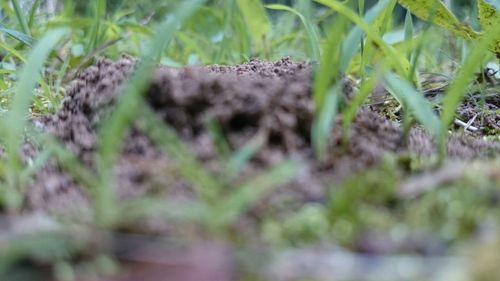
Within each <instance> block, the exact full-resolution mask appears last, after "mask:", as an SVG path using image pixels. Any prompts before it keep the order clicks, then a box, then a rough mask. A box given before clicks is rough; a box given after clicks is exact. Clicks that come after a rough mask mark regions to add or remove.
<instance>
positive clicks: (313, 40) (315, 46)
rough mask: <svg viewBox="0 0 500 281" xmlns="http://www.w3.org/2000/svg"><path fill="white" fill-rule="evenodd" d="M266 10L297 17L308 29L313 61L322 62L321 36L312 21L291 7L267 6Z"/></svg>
mask: <svg viewBox="0 0 500 281" xmlns="http://www.w3.org/2000/svg"><path fill="white" fill-rule="evenodd" d="M266 8H268V9H271V10H281V11H288V12H290V13H292V14H294V15H296V16H297V17H298V18H299V19H300V21H301V22H302V24H303V25H304V27H305V29H306V32H307V37H308V38H309V45H310V48H311V52H312V58H313V60H315V61H320V57H321V51H320V47H319V34H318V31H317V30H316V28H315V27H314V25H313V24H312V23H311V21H310V20H308V19H307V18H306V17H305V16H304V15H302V14H301V13H300V12H299V11H297V10H295V9H293V8H291V7H289V6H285V5H281V4H272V5H266Z"/></svg>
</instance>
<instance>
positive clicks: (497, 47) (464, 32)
mask: <svg viewBox="0 0 500 281" xmlns="http://www.w3.org/2000/svg"><path fill="white" fill-rule="evenodd" d="M490 1H491V0H490ZM398 2H399V4H401V5H402V6H403V7H405V8H407V9H408V10H410V11H411V12H412V13H413V14H415V15H416V16H418V17H419V18H421V19H424V20H432V22H433V23H435V24H437V25H439V26H441V27H443V28H445V29H447V30H449V31H450V32H453V33H455V34H456V35H458V36H461V37H463V38H465V39H468V40H471V39H477V38H479V37H481V36H483V35H484V32H482V33H480V32H476V31H474V30H473V29H472V28H471V27H470V26H468V25H466V24H464V23H461V22H460V21H459V20H458V19H457V18H456V17H455V15H453V13H452V12H451V11H450V10H448V8H446V6H445V5H444V3H443V2H441V1H439V0H398ZM491 2H492V3H493V4H490V3H489V2H487V1H485V0H478V2H477V3H478V9H479V14H480V15H479V20H480V22H481V25H483V30H484V29H486V28H487V27H488V26H490V25H492V22H493V21H494V19H495V18H498V13H497V11H496V9H495V7H496V6H495V5H496V4H498V1H491ZM493 32H498V31H493ZM489 49H490V50H491V51H492V52H494V53H495V54H496V56H497V58H500V40H496V41H494V42H493V43H491V45H490V48H489Z"/></svg>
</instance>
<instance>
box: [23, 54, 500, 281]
mask: <svg viewBox="0 0 500 281" xmlns="http://www.w3.org/2000/svg"><path fill="white" fill-rule="evenodd" d="M136 63H137V62H136V61H135V59H133V58H130V57H128V56H123V57H122V58H120V59H119V60H117V61H111V60H108V59H102V60H100V61H98V62H97V63H95V64H94V65H92V66H90V67H88V68H87V69H86V70H85V71H83V72H82V73H80V74H79V75H78V77H77V79H76V80H75V81H74V82H73V83H72V85H71V86H69V87H68V89H67V91H66V93H67V94H66V98H65V99H64V102H63V104H62V107H61V108H60V109H59V111H58V112H56V113H55V114H53V115H52V116H47V117H45V118H42V119H41V120H38V121H37V122H38V123H39V125H40V128H42V130H43V131H46V132H49V133H50V134H52V135H53V136H55V137H56V138H57V139H59V140H60V141H61V142H62V143H63V144H64V145H65V146H66V148H67V149H69V150H70V151H71V152H73V153H74V154H75V155H76V156H77V157H78V158H79V159H80V160H81V161H82V163H84V165H85V166H87V167H88V168H90V169H91V170H93V171H95V170H96V155H97V149H98V145H99V143H98V132H99V129H100V125H101V124H102V121H103V120H105V119H106V118H107V117H108V116H109V114H110V113H111V112H112V109H113V105H114V104H115V102H116V100H117V98H119V96H120V94H121V92H122V89H121V85H123V83H124V81H125V80H126V79H127V76H128V75H129V74H130V73H131V71H132V70H133V69H134V66H135V65H136ZM311 77H312V70H311V66H310V65H309V64H307V63H304V62H295V61H292V60H291V59H289V58H283V59H280V60H278V61H275V62H266V61H260V60H251V61H249V62H248V63H245V64H242V65H235V66H219V65H212V66H204V67H185V68H180V69H174V68H168V67H163V66H159V67H157V68H156V69H155V71H154V75H153V79H152V83H151V85H150V86H149V88H148V90H147V92H146V93H145V101H146V104H147V105H148V106H149V107H150V108H151V109H152V110H153V111H154V112H155V113H156V114H157V115H158V116H159V117H160V118H161V120H163V122H164V123H165V125H167V126H168V127H170V128H172V129H173V130H174V131H175V132H176V133H177V134H178V136H179V137H180V139H181V140H182V141H183V142H184V144H186V145H187V147H188V148H189V149H190V150H191V151H192V153H193V154H194V155H195V156H196V157H197V159H199V161H200V162H201V163H202V165H203V167H204V168H205V169H206V170H207V171H209V172H211V173H213V174H215V175H222V176H223V175H224V173H225V169H226V164H227V163H226V162H227V159H228V155H227V154H229V156H230V155H231V153H232V152H234V151H238V149H241V148H242V147H244V146H245V145H248V144H249V143H258V142H259V141H260V142H261V145H260V146H258V148H259V149H258V150H257V152H256V153H255V155H253V157H251V159H250V160H249V161H248V162H247V163H246V164H245V165H244V166H243V167H242V169H241V171H237V174H236V176H234V177H233V178H231V179H229V180H228V182H229V183H230V184H231V183H232V184H234V185H237V184H238V183H241V182H243V181H244V180H245V179H250V178H252V177H254V176H255V175H257V174H259V173H261V172H263V171H266V170H268V169H270V168H271V167H273V166H275V165H277V164H279V163H282V162H283V161H286V160H288V159H294V160H298V161H299V162H300V163H302V168H301V170H300V172H299V173H298V174H297V176H296V178H295V179H293V180H292V181H291V182H289V183H288V184H285V185H283V186H282V187H280V188H279V189H277V190H275V191H273V192H271V193H270V194H265V196H264V197H263V198H261V199H260V200H259V201H258V203H257V204H254V206H252V208H251V209H250V210H249V211H247V212H246V214H245V215H244V217H242V218H241V219H240V222H238V223H237V226H236V227H239V228H243V229H244V230H245V231H246V232H250V233H252V225H253V222H255V221H258V220H259V218H262V217H265V216H266V214H267V213H269V212H273V214H278V215H277V216H279V214H280V213H286V212H293V210H295V209H298V208H300V207H301V206H302V205H303V204H305V203H308V202H318V203H322V202H325V201H326V196H327V193H328V190H327V188H328V187H329V186H332V185H335V183H340V182H342V180H344V179H345V178H346V177H348V176H350V175H352V174H355V173H357V172H359V171H363V170H366V169H368V168H372V167H375V166H377V165H379V164H380V163H381V162H382V161H383V159H384V157H385V156H386V155H388V154H393V155H400V156H401V155H407V156H408V157H410V158H412V159H415V158H417V159H422V160H426V159H429V161H431V159H432V157H433V156H435V154H436V144H435V142H434V141H433V139H432V137H430V135H429V134H428V133H426V132H425V131H424V130H423V129H421V128H420V127H418V126H417V125H415V126H414V128H413V129H412V130H411V132H410V134H409V136H408V139H407V140H405V138H404V136H403V131H402V129H401V128H400V126H399V125H398V124H397V123H395V122H393V121H390V120H389V119H388V118H386V117H384V116H383V115H382V114H381V113H379V110H378V109H377V108H374V107H372V106H369V105H367V106H364V107H363V108H361V109H360V110H359V112H358V113H357V115H356V117H355V120H354V122H353V124H352V126H351V128H350V132H349V137H348V143H344V142H343V136H342V134H341V128H342V123H341V122H342V120H341V118H340V117H339V118H337V121H336V124H335V126H334V127H333V130H332V133H331V138H330V141H329V143H328V151H329V154H328V155H326V157H325V159H324V161H321V162H319V161H317V160H316V158H315V156H314V153H313V149H312V144H311V137H310V131H311V127H312V123H313V117H314V106H313V101H312V98H311V97H312V91H311ZM344 93H345V96H346V101H347V102H349V97H352V96H353V95H355V94H356V87H355V83H354V82H353V81H351V80H350V79H348V78H345V81H344ZM476 101H477V97H471V98H469V99H468V100H467V101H466V102H465V103H464V104H463V105H462V106H461V108H460V109H459V113H460V115H461V116H462V117H463V118H464V120H465V121H467V120H469V119H470V118H472V117H473V116H474V115H476V114H477V113H481V112H482V111H481V110H480V109H479V107H478V105H477V102H476ZM486 107H487V108H488V109H490V111H488V112H486V113H485V114H489V115H484V118H483V120H482V121H483V122H484V123H483V124H480V123H478V122H480V121H479V120H481V118H477V121H475V122H474V125H475V126H477V127H478V128H481V129H480V130H479V131H477V132H474V133H470V132H465V133H455V134H453V135H452V136H451V138H450V140H449V143H448V155H449V159H451V160H452V161H455V160H457V161H465V160H472V159H477V158H491V157H498V155H499V153H500V143H498V142H494V141H487V140H486V139H485V138H484V136H485V135H486V134H487V132H491V131H494V130H498V127H499V120H498V115H496V114H493V115H492V114H491V112H492V111H493V112H494V111H495V110H498V108H499V107H500V103H499V99H498V97H492V98H491V97H488V98H487V99H486ZM483 113H484V112H483ZM467 118H469V119H467ZM214 127H215V128H218V130H219V131H220V135H221V136H222V137H223V139H224V140H225V145H226V147H225V149H226V150H228V151H224V150H223V149H221V148H220V143H218V142H217V141H216V139H217V137H214V129H213V128H214ZM146 133H147V132H144V130H143V128H142V127H141V122H140V120H137V121H136V122H135V123H134V125H133V128H131V130H130V131H129V133H128V136H127V138H126V141H125V143H124V147H123V149H122V152H121V155H120V157H119V159H118V161H117V164H116V165H115V167H114V173H115V176H116V181H115V182H116V186H114V187H113V190H115V192H116V195H117V197H118V198H119V199H120V200H125V199H130V198H140V197H141V196H146V195H151V194H155V195H156V196H158V195H159V196H163V197H165V198H169V199H170V200H172V199H174V200H179V201H181V202H182V200H188V201H189V200H193V199H195V197H196V195H195V192H193V190H192V186H190V184H189V183H188V182H186V181H185V180H183V179H182V178H181V177H180V176H179V175H178V174H177V173H176V172H175V164H174V160H173V159H172V158H171V157H169V155H167V154H166V153H164V152H163V151H162V150H161V149H159V148H158V147H157V146H156V145H154V144H153V142H152V141H151V140H150V139H149V138H148V137H147V136H146V135H147V134H146ZM219 137H220V136H219ZM36 151H37V148H36V147H33V145H30V146H29V147H28V148H26V149H25V152H24V155H23V156H24V159H25V161H29V160H30V159H33V158H34V157H35V155H36ZM402 158H404V156H402ZM96 174H97V173H96ZM88 207H89V194H88V193H87V189H85V188H84V187H83V185H81V184H80V183H79V182H78V181H76V180H75V179H73V177H72V176H71V175H70V174H68V173H67V172H65V171H64V170H63V169H62V167H60V166H59V165H58V164H57V162H56V161H55V160H54V161H50V162H49V163H47V164H45V166H44V167H43V168H42V169H41V170H40V172H38V173H37V174H36V176H35V180H34V181H33V182H32V183H31V184H30V186H29V188H28V190H27V196H26V201H25V210H26V211H27V212H29V211H44V212H48V213H50V214H58V215H66V216H71V215H72V214H76V215H77V216H78V218H79V219H81V220H83V221H85V220H86V217H88V216H87V215H89V214H88V212H87V210H88ZM128 227H129V228H134V227H135V228H140V230H138V229H135V230H133V231H134V232H137V231H138V232H140V233H146V234H152V233H153V234H162V235H163V234H167V236H168V235H170V234H172V233H173V232H175V231H174V230H172V228H169V227H168V226H166V225H163V224H160V225H157V224H155V223H151V224H148V223H140V224H138V225H137V226H128ZM172 235H173V234H172ZM204 247H209V248H210V247H215V250H213V251H212V252H213V253H214V254H215V256H218V257H220V258H217V257H216V258H214V259H210V257H208V260H211V262H213V263H214V265H213V267H210V266H211V265H210V263H208V262H207V260H203V258H202V260H198V259H199V256H200V255H197V254H195V253H196V252H197V251H203V250H204ZM192 249H193V250H192V251H194V252H195V253H191V252H190V251H191V250H190V251H187V252H184V251H183V254H182V255H181V258H180V259H182V260H187V265H186V266H187V268H191V267H192V266H194V267H199V266H201V265H203V264H208V265H207V266H208V269H206V268H202V269H196V270H194V271H193V270H191V271H190V270H182V265H180V266H181V267H175V266H174V267H173V268H172V269H171V270H170V269H169V270H170V271H169V272H170V273H171V272H175V270H178V271H179V272H180V273H179V274H186V272H190V273H191V274H192V275H193V276H194V277H186V276H185V275H179V276H181V277H179V278H181V279H183V280H203V279H199V278H198V279H197V277H196V275H197V274H201V275H203V274H205V276H210V274H215V275H213V276H217V275H216V274H217V272H223V271H221V270H219V268H220V267H222V268H223V269H224V270H226V271H228V270H229V271H231V269H230V268H232V266H233V265H232V264H231V262H230V261H229V260H231V259H229V258H228V256H227V255H226V254H225V253H227V250H228V249H227V248H226V246H224V245H219V244H217V243H215V244H213V243H208V244H203V243H202V245H201V246H200V247H193V248H192ZM211 249H212V248H211ZM153 252H154V251H153ZM149 254H150V253H149ZM164 254H165V253H163V255H164ZM134 256H135V257H137V256H141V255H140V253H139V254H137V253H135V254H134ZM191 256H192V257H194V258H193V260H191ZM201 256H203V255H201ZM163 258H166V259H168V256H163ZM177 258H179V257H178V256H177ZM184 258H185V259H184ZM205 258H207V257H205ZM155 264H156V263H154V262H153V263H150V262H148V260H146V261H144V264H142V263H141V260H139V262H138V263H137V261H136V260H134V263H133V264H132V265H130V266H131V268H132V270H131V272H132V273H131V274H132V275H131V276H132V277H124V278H123V279H116V280H158V279H155V278H159V277H160V278H161V276H162V275H163V274H164V273H165V268H162V267H160V268H157V267H158V265H156V267H155ZM150 266H152V268H150V269H148V267H150ZM134 267H137V268H136V269H133V268H134ZM228 268H229V269H228ZM146 269H147V270H146ZM155 270H158V272H157V273H155V272H156V271H155ZM172 270H173V271H172ZM134 274H135V275H134ZM141 274H145V275H141ZM148 274H149V275H151V274H152V275H155V274H158V276H159V277H158V276H156V275H155V276H156V277H155V276H153V277H148V276H149V275H148ZM188 275H189V274H188ZM145 276H146V277H145ZM172 276H175V274H174V275H172ZM141 278H146V279H141ZM148 278H150V279H148ZM176 278H177V277H176ZM214 278H217V279H219V280H229V277H227V276H222V277H220V276H219V277H214ZM181 279H178V280H181ZM162 280H163V279H162ZM168 280H170V279H168ZM171 280H176V279H175V278H174V279H171ZM213 280H215V279H213Z"/></svg>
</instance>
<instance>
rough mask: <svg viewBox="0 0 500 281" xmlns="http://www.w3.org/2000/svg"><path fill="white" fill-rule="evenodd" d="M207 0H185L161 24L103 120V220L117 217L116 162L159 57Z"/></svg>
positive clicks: (100, 212)
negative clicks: (113, 188) (170, 16)
mask: <svg viewBox="0 0 500 281" xmlns="http://www.w3.org/2000/svg"><path fill="white" fill-rule="evenodd" d="M205 1H206V0H192V1H185V2H182V3H181V4H180V6H178V7H177V9H176V10H175V11H174V12H173V14H175V19H174V18H169V19H167V20H166V21H165V22H163V23H162V24H160V26H159V27H158V28H157V30H156V32H155V34H156V36H155V37H154V38H153V41H152V43H151V45H150V48H149V50H148V51H147V52H146V53H145V54H144V55H143V57H142V59H141V62H140V63H139V66H138V68H137V70H136V71H135V73H134V74H133V76H132V77H131V78H130V79H129V81H128V82H127V83H126V84H125V85H124V87H123V89H124V90H123V93H122V95H121V96H120V99H119V100H118V102H117V104H116V107H115V109H114V111H113V113H112V115H111V116H110V118H109V119H108V120H106V121H104V122H103V124H102V127H101V130H100V136H101V144H100V147H99V160H98V168H99V171H100V176H101V184H100V187H99V191H100V193H101V195H100V196H99V198H100V199H99V202H97V210H98V211H97V214H98V218H99V219H100V220H101V222H103V223H106V222H110V220H112V218H113V205H114V199H113V195H112V191H111V190H110V187H111V186H113V171H112V167H113V163H114V162H115V159H116V156H117V155H118V152H119V151H120V149H121V147H122V143H123V138H124V136H125V133H126V131H127V130H128V128H129V126H130V123H131V122H132V121H133V120H134V118H135V117H136V116H137V114H138V105H139V104H140V102H141V97H142V94H143V93H144V91H145V90H146V88H147V86H148V84H149V82H150V79H151V77H150V76H151V71H152V70H153V68H154V65H155V58H158V57H160V55H161V53H162V52H163V49H164V47H165V46H166V45H167V43H168V42H170V41H171V40H172V39H173V37H174V35H175V32H176V30H177V28H178V26H179V24H181V23H183V22H184V21H185V20H186V19H187V18H188V17H190V16H191V15H192V14H193V13H194V11H195V10H196V8H197V7H199V6H200V5H201V4H203V3H204V2H205Z"/></svg>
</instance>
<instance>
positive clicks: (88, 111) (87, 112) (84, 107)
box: [82, 103, 92, 115]
mask: <svg viewBox="0 0 500 281" xmlns="http://www.w3.org/2000/svg"><path fill="white" fill-rule="evenodd" d="M82 112H83V114H85V115H90V114H91V113H92V108H91V107H90V105H89V104H88V103H83V104H82Z"/></svg>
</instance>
